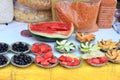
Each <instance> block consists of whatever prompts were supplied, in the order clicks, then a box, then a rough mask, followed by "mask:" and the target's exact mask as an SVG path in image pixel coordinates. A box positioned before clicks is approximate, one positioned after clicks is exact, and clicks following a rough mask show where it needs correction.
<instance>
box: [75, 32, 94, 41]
mask: <svg viewBox="0 0 120 80" xmlns="http://www.w3.org/2000/svg"><path fill="white" fill-rule="evenodd" d="M76 39H77V40H78V41H80V42H81V43H83V42H90V41H93V40H94V39H95V35H94V34H87V33H86V34H85V33H78V32H76Z"/></svg>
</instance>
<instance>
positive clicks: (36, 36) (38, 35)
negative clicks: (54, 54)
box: [28, 24, 74, 42]
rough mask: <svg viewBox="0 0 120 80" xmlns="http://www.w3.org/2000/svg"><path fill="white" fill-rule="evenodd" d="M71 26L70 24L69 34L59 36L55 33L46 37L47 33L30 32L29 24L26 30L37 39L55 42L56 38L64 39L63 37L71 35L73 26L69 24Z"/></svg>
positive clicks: (66, 37)
mask: <svg viewBox="0 0 120 80" xmlns="http://www.w3.org/2000/svg"><path fill="white" fill-rule="evenodd" d="M71 26H72V28H71V32H70V33H69V35H67V36H61V37H58V35H57V34H56V35H55V36H53V37H52V36H51V37H48V36H47V35H41V34H36V33H35V32H32V31H31V30H30V25H29V26H28V30H29V32H30V33H31V34H32V36H33V37H35V38H36V39H37V40H39V41H45V42H55V41H56V40H64V39H68V38H69V37H71V35H72V33H73V32H74V26H73V24H71ZM48 35H49V34H48Z"/></svg>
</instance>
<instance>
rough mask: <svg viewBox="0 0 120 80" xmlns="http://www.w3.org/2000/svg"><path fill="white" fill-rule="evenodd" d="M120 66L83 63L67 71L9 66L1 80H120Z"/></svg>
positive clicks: (1, 74) (3, 70)
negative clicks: (93, 65) (95, 65)
mask: <svg viewBox="0 0 120 80" xmlns="http://www.w3.org/2000/svg"><path fill="white" fill-rule="evenodd" d="M119 79H120V65H119V64H113V63H107V65H105V66H103V67H92V66H90V65H88V64H87V63H85V62H83V63H82V65H81V66H80V67H79V68H75V69H67V68H64V67H62V66H59V65H58V66H56V67H54V68H51V69H44V68H41V67H38V66H36V65H35V64H32V65H31V66H29V67H27V68H18V67H15V66H13V65H9V66H7V67H5V68H1V69H0V80H119Z"/></svg>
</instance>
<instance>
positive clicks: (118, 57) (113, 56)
mask: <svg viewBox="0 0 120 80" xmlns="http://www.w3.org/2000/svg"><path fill="white" fill-rule="evenodd" d="M106 56H107V57H108V60H109V61H111V62H113V63H120V50H112V51H107V53H106Z"/></svg>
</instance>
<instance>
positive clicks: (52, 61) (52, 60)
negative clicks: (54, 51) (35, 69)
mask: <svg viewBox="0 0 120 80" xmlns="http://www.w3.org/2000/svg"><path fill="white" fill-rule="evenodd" d="M57 61H58V60H57V59H56V58H52V59H51V60H50V61H49V62H50V63H52V64H54V63H57Z"/></svg>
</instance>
